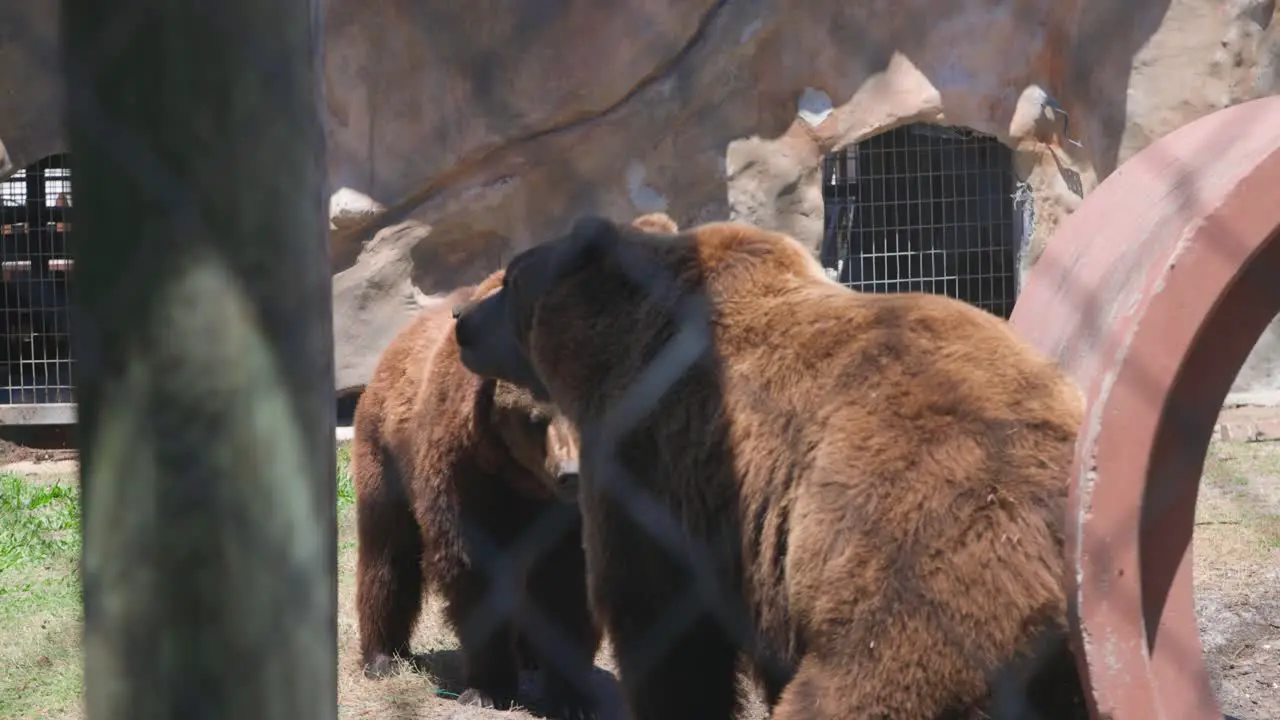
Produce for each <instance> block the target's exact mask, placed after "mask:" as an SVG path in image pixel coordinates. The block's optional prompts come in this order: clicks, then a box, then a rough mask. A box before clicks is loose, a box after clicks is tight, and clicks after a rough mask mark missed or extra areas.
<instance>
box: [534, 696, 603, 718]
mask: <svg viewBox="0 0 1280 720" xmlns="http://www.w3.org/2000/svg"><path fill="white" fill-rule="evenodd" d="M547 715H548V716H549V717H553V718H557V719H558V720H598V718H599V717H600V711H599V709H598V708H597V707H596V706H595V705H594V704H592V703H589V702H586V701H582V700H566V701H562V702H557V701H554V700H553V701H551V702H550V703H548V707H547Z"/></svg>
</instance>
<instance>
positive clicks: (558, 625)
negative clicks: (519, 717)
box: [521, 506, 601, 720]
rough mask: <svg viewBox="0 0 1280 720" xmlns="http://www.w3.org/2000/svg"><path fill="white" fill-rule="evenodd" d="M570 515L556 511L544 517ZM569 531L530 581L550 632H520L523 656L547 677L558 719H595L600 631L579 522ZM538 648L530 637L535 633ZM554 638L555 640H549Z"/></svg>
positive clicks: (534, 603) (533, 601)
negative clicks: (590, 595) (590, 600)
mask: <svg viewBox="0 0 1280 720" xmlns="http://www.w3.org/2000/svg"><path fill="white" fill-rule="evenodd" d="M557 511H559V512H573V513H574V514H576V512H577V511H576V509H574V508H571V507H565V506H559V507H556V508H553V509H551V510H548V512H557ZM566 525H567V528H566V529H565V530H564V532H563V534H562V535H561V536H560V538H559V539H558V540H557V542H556V544H555V545H554V546H553V547H552V548H551V549H550V550H549V551H547V552H546V553H545V554H543V555H542V556H541V557H539V558H538V559H537V560H536V562H535V564H534V566H533V568H532V570H531V572H530V575H529V589H528V590H529V595H528V601H529V602H530V603H531V604H532V606H533V607H534V608H536V610H537V615H538V620H540V621H541V622H543V623H545V624H546V625H547V626H548V627H545V628H532V629H530V630H529V631H523V630H522V631H521V637H522V638H523V641H524V643H525V646H526V651H527V652H529V653H530V654H531V655H532V658H533V660H534V662H536V663H537V665H538V667H540V668H541V669H542V670H543V671H544V673H545V677H546V689H547V699H548V700H549V702H550V705H551V708H550V709H551V710H552V712H553V713H554V714H555V716H556V717H559V718H565V719H566V720H569V719H572V720H579V719H583V720H585V719H587V718H594V717H596V713H597V712H598V711H599V699H598V698H597V697H596V692H595V687H594V685H593V684H592V671H593V670H594V669H595V656H596V652H597V651H598V650H599V649H600V635H601V633H600V628H599V625H598V624H597V623H596V622H595V619H594V618H593V617H592V615H591V608H590V605H589V603H588V602H587V561H586V554H585V553H584V552H583V549H582V528H581V523H580V522H578V521H575V522H572V523H566ZM540 629H544V630H547V631H548V632H544V633H541V634H540V639H541V640H542V641H543V642H541V643H539V642H537V641H535V640H534V639H532V638H531V637H530V636H531V635H535V634H538V633H537V630H540ZM552 638H554V640H553V639H552Z"/></svg>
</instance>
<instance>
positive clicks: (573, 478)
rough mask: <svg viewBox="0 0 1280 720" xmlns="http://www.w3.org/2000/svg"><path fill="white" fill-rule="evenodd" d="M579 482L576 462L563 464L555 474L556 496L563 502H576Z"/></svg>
mask: <svg viewBox="0 0 1280 720" xmlns="http://www.w3.org/2000/svg"><path fill="white" fill-rule="evenodd" d="M579 482H580V480H579V476H578V462H577V461H576V460H575V461H572V462H566V463H563V464H562V465H561V466H560V471H559V472H558V473H556V496H557V497H559V498H560V500H562V501H564V502H570V503H571V502H577V501H578V483H579Z"/></svg>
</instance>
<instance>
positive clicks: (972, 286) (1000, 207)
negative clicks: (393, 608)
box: [822, 125, 1020, 318]
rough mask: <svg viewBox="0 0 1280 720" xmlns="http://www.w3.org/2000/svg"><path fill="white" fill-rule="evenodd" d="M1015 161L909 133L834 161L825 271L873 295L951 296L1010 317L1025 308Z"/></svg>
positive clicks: (971, 143)
mask: <svg viewBox="0 0 1280 720" xmlns="http://www.w3.org/2000/svg"><path fill="white" fill-rule="evenodd" d="M1012 170H1013V152H1012V151H1011V150H1010V149H1009V148H1007V147H1005V146H1004V145H1001V144H1000V143H999V142H998V141H996V140H995V139H994V138H990V137H987V136H984V135H980V134H977V133H974V132H972V131H967V130H964V129H962V128H947V127H939V126H932V125H909V126H905V127H900V128H896V129H894V130H891V131H889V132H886V133H883V134H881V135H877V136H875V137H872V138H869V139H867V140H865V141H863V142H861V143H859V144H858V145H857V146H856V147H850V148H847V149H845V150H843V151H840V152H837V153H832V154H831V155H829V156H827V158H826V160H825V161H824V164H823V199H824V201H825V205H826V233H825V237H824V239H823V247H822V261H823V265H824V266H826V267H828V268H832V269H834V270H835V271H836V273H837V276H838V277H839V279H840V281H841V282H842V283H844V284H846V285H848V286H850V287H853V288H855V289H858V290H862V291H865V292H929V293H937V294H944V295H950V296H951V297H954V298H959V299H960V300H964V301H966V302H968V303H970V304H973V305H976V306H978V307H980V308H982V309H984V310H986V311H988V312H991V313H993V314H995V315H999V316H1001V317H1005V318H1007V317H1009V314H1010V313H1011V312H1012V311H1013V302H1014V299H1015V298H1016V276H1017V258H1016V254H1017V248H1018V245H1019V235H1020V233H1019V231H1018V226H1017V217H1016V213H1015V209H1014V204H1013V202H1012V200H1011V199H1010V198H1011V196H1012V195H1013V194H1014V190H1015V186H1016V177H1015V176H1014V174H1013V171H1012Z"/></svg>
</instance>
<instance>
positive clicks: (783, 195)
mask: <svg viewBox="0 0 1280 720" xmlns="http://www.w3.org/2000/svg"><path fill="white" fill-rule="evenodd" d="M55 5H56V3H55V2H52V0H15V1H14V2H10V3H8V4H7V5H6V7H5V8H4V9H0V28H2V29H3V30H2V31H0V59H3V60H4V61H5V62H4V64H3V65H0V67H2V68H3V69H0V139H3V141H4V143H5V144H6V145H7V146H8V148H9V152H10V153H11V154H12V157H13V160H14V162H15V163H16V164H17V165H18V166H19V167H21V165H22V164H24V163H26V162H29V161H31V160H34V159H37V158H39V157H41V156H43V155H46V154H49V153H51V152H54V151H57V150H59V149H61V147H62V140H61V137H62V133H61V126H60V123H58V122H57V119H56V108H57V103H58V95H57V92H56V88H57V83H56V82H55V80H56V70H55V69H54V68H51V67H50V64H49V58H52V57H54V54H53V52H52V46H51V45H50V43H52V42H54V40H55V38H54V35H53V32H52V28H53V27H54V25H53V24H52V23H53V20H52V18H53V15H54V13H53V12H52V11H51V10H50V8H53V7H54V6H55ZM323 12H324V22H325V33H326V37H325V40H326V48H325V60H324V81H325V83H326V87H325V92H326V103H327V107H326V120H327V122H328V137H329V171H330V172H329V175H330V181H331V184H332V189H333V190H335V191H338V190H340V189H343V188H345V189H346V190H347V191H348V192H346V193H345V194H344V195H343V196H342V199H341V201H335V203H334V207H335V208H336V210H335V218H334V227H335V229H334V231H333V233H332V242H333V248H334V271H335V278H334V282H335V290H334V293H335V294H334V300H335V305H334V313H335V321H336V325H337V328H338V343H339V344H338V349H337V353H338V363H337V366H338V375H339V378H338V384H339V386H340V387H341V388H347V387H355V386H359V385H360V384H362V383H363V382H364V380H365V379H366V378H367V375H368V372H369V371H370V369H371V368H372V363H373V361H374V359H375V358H376V356H377V354H378V353H379V352H380V351H381V349H382V347H383V346H384V345H385V343H386V342H388V341H389V340H390V338H391V336H392V334H393V333H394V330H395V328H397V327H399V325H400V324H401V323H403V322H404V321H405V320H406V319H407V318H408V317H409V315H410V313H412V312H413V311H414V310H415V309H416V307H417V305H418V303H420V302H429V301H430V298H432V297H435V296H439V295H440V294H442V293H445V292H447V291H448V290H450V289H451V288H453V287H456V286H458V285H461V284H464V283H469V282H474V281H475V280H477V279H478V278H479V277H482V276H483V275H484V274H485V273H486V272H488V271H489V270H491V269H492V268H493V267H494V266H495V265H496V264H498V263H500V262H501V261H502V260H503V259H505V258H506V257H509V256H510V254H511V253H513V252H515V251H518V250H519V249H522V248H524V247H527V246H529V245H531V244H533V243H536V242H537V241H538V240H539V239H541V238H545V237H547V236H548V235H549V234H551V233H555V232H557V231H560V230H562V229H563V228H564V225H565V223H566V222H568V220H569V219H570V217H571V216H573V215H574V214H577V213H582V212H601V213H606V214H610V215H614V216H616V217H619V218H627V217H631V216H633V215H636V214H639V213H643V212H648V211H653V210H665V211H666V212H668V213H669V214H671V215H672V216H673V217H674V218H675V219H676V221H677V222H679V223H680V224H681V225H688V224H691V223H695V222H698V221H701V220H708V219H715V218H724V217H736V218H741V219H745V220H749V221H753V222H757V223H760V224H762V225H765V226H768V227H772V228H777V229H781V230H784V231H786V232H789V233H792V234H794V235H796V236H797V237H799V238H800V239H802V240H803V241H805V242H806V243H808V244H810V245H811V246H813V247H816V246H817V244H818V242H819V241H820V239H821V232H822V217H823V207H822V196H821V191H820V188H819V161H820V159H821V157H822V156H823V154H824V153H827V152H830V151H832V150H834V149H837V148H839V147H842V146H844V145H847V144H849V143H853V142H857V141H859V140H861V139H863V138H865V137H868V136H870V135H872V134H875V133H878V132H881V131H883V130H885V129H888V128H890V127H892V126H895V125H898V124H902V123H907V122H913V121H925V122H938V123H946V124H953V125H964V126H968V127H971V128H974V129H976V130H979V131H982V132H985V133H989V134H992V135H995V136H996V137H998V138H1000V139H1001V140H1002V141H1004V142H1006V143H1008V144H1010V145H1011V146H1013V147H1015V148H1016V149H1017V150H1018V151H1019V152H1018V157H1017V161H1018V166H1019V172H1020V173H1021V174H1022V175H1023V176H1024V178H1025V179H1026V180H1027V181H1028V182H1029V184H1030V186H1031V188H1032V190H1033V191H1034V194H1035V209H1036V226H1035V235H1034V239H1033V246H1032V252H1031V253H1030V255H1031V258H1030V259H1032V260H1034V259H1035V258H1036V257H1038V256H1039V252H1040V249H1041V248H1042V246H1043V241H1044V239H1045V238H1047V237H1048V236H1049V234H1050V233H1051V232H1052V230H1053V228H1054V227H1055V226H1056V224H1057V222H1058V220H1059V219H1060V218H1061V217H1063V215H1064V214H1066V213H1069V212H1071V211H1072V210H1074V209H1075V207H1076V206H1077V205H1078V204H1079V202H1080V193H1085V192H1088V191H1089V190H1090V189H1091V188H1092V187H1094V186H1095V185H1096V184H1097V182H1098V180H1099V178H1101V177H1105V176H1106V175H1107V174H1108V173H1110V172H1111V171H1113V170H1114V169H1115V168H1116V167H1117V166H1118V165H1119V164H1120V163H1121V162H1123V161H1124V160H1125V159H1126V158H1128V157H1129V156H1131V155H1132V154H1133V153H1134V152H1136V151H1137V150H1139V149H1141V148H1143V147H1145V146H1146V145H1148V144H1149V143H1150V142H1151V141H1152V140H1153V139H1155V138H1158V137H1160V136H1162V135H1164V134H1166V133H1168V132H1169V131H1170V130H1172V129H1174V128H1176V127H1178V126H1180V125H1182V124H1184V123H1186V122H1188V121H1190V120H1192V119H1194V118H1197V117H1200V116H1202V115H1204V114H1207V113H1209V112H1211V111H1213V110H1217V109H1219V108H1222V107H1225V106H1227V105H1231V104H1235V103H1238V102H1241V101H1244V100H1247V99H1251V98H1254V97H1258V96H1261V95H1267V94H1272V93H1274V92H1275V91H1276V89H1277V86H1278V85H1280V82H1278V78H1277V73H1278V72H1280V62H1278V58H1280V34H1278V33H1277V31H1276V28H1275V25H1276V23H1275V22H1274V21H1275V18H1276V13H1277V11H1276V5H1275V2H1274V0H1227V2H1222V1H1221V0H1132V1H1131V2H1126V3H1117V2H1114V1H1112V0H1057V1H1051V0H1003V1H1001V0H954V1H953V2H939V1H938V0H892V1H890V0H853V1H851V2H817V3H799V4H797V3H782V2H776V1H770V0H700V2H693V3H690V2H677V1H676V0H644V1H643V2H642V1H641V0H615V1H614V2H610V3H601V2H595V1H594V0H561V1H560V2H529V0H474V1H473V2H469V3H443V4H441V3H428V2H426V0H384V1H383V2H379V3H368V2H363V1H361V0H326V2H324V9H323ZM11 20H12V22H11ZM24 28H26V29H27V30H31V29H33V30H35V34H34V35H28V34H27V31H26V30H24ZM36 46H40V47H39V49H36ZM1046 98H1052V99H1053V100H1056V101H1057V103H1059V104H1060V105H1061V107H1062V108H1063V109H1064V110H1066V112H1067V113H1069V116H1070V124H1069V135H1070V137H1071V138H1072V139H1078V140H1080V142H1081V143H1082V144H1083V147H1079V148H1078V147H1074V146H1072V145H1071V144H1069V143H1066V142H1064V140H1063V138H1062V133H1061V131H1062V128H1063V122H1062V118H1061V117H1060V116H1058V117H1054V116H1053V112H1052V111H1051V110H1048V109H1046V107H1045V106H1044V103H1045V101H1046ZM361 195H363V196H367V198H372V199H373V200H367V199H366V200H361V199H360V198H361ZM353 199H354V200H353ZM375 201H376V202H375ZM361 203H364V204H365V205H367V206H369V208H378V207H380V206H386V207H387V208H389V210H388V211H387V215H386V216H385V217H383V218H382V219H378V220H373V221H370V219H369V218H363V220H362V218H361V212H362V211H361ZM379 204H380V205H379ZM370 212H371V213H374V214H376V213H377V211H376V210H370ZM405 222H408V223H410V224H409V225H406V224H403V223H405ZM382 226H385V227H386V229H383V230H381V233H380V235H379V237H378V240H377V241H376V242H375V241H372V240H370V237H371V236H372V234H373V232H376V231H377V230H378V229H379V228H380V227H382ZM415 298H417V300H416V301H415ZM1268 342H1270V344H1268ZM1268 348H1270V349H1268ZM1259 353H1261V354H1260V355H1258V358H1260V359H1258V360H1257V361H1256V363H1261V364H1262V365H1258V367H1262V366H1263V365H1265V366H1266V367H1269V368H1274V367H1275V366H1276V365H1277V364H1280V333H1276V337H1274V338H1272V340H1271V341H1267V340H1265V339H1264V342H1263V343H1261V344H1260V346H1259ZM1268 358H1269V359H1268ZM1267 363H1270V364H1267ZM1253 366H1254V364H1251V366H1250V367H1253ZM1251 372H1254V371H1252V370H1250V369H1249V368H1246V371H1245V373H1244V374H1242V380H1241V382H1242V383H1252V385H1250V387H1253V386H1259V387H1263V386H1270V385H1280V373H1278V372H1277V371H1275V370H1274V369H1271V370H1262V371H1259V372H1254V374H1253V375H1250V374H1249V373H1251ZM1254 375H1259V377H1257V378H1254ZM1250 378H1253V379H1250Z"/></svg>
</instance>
